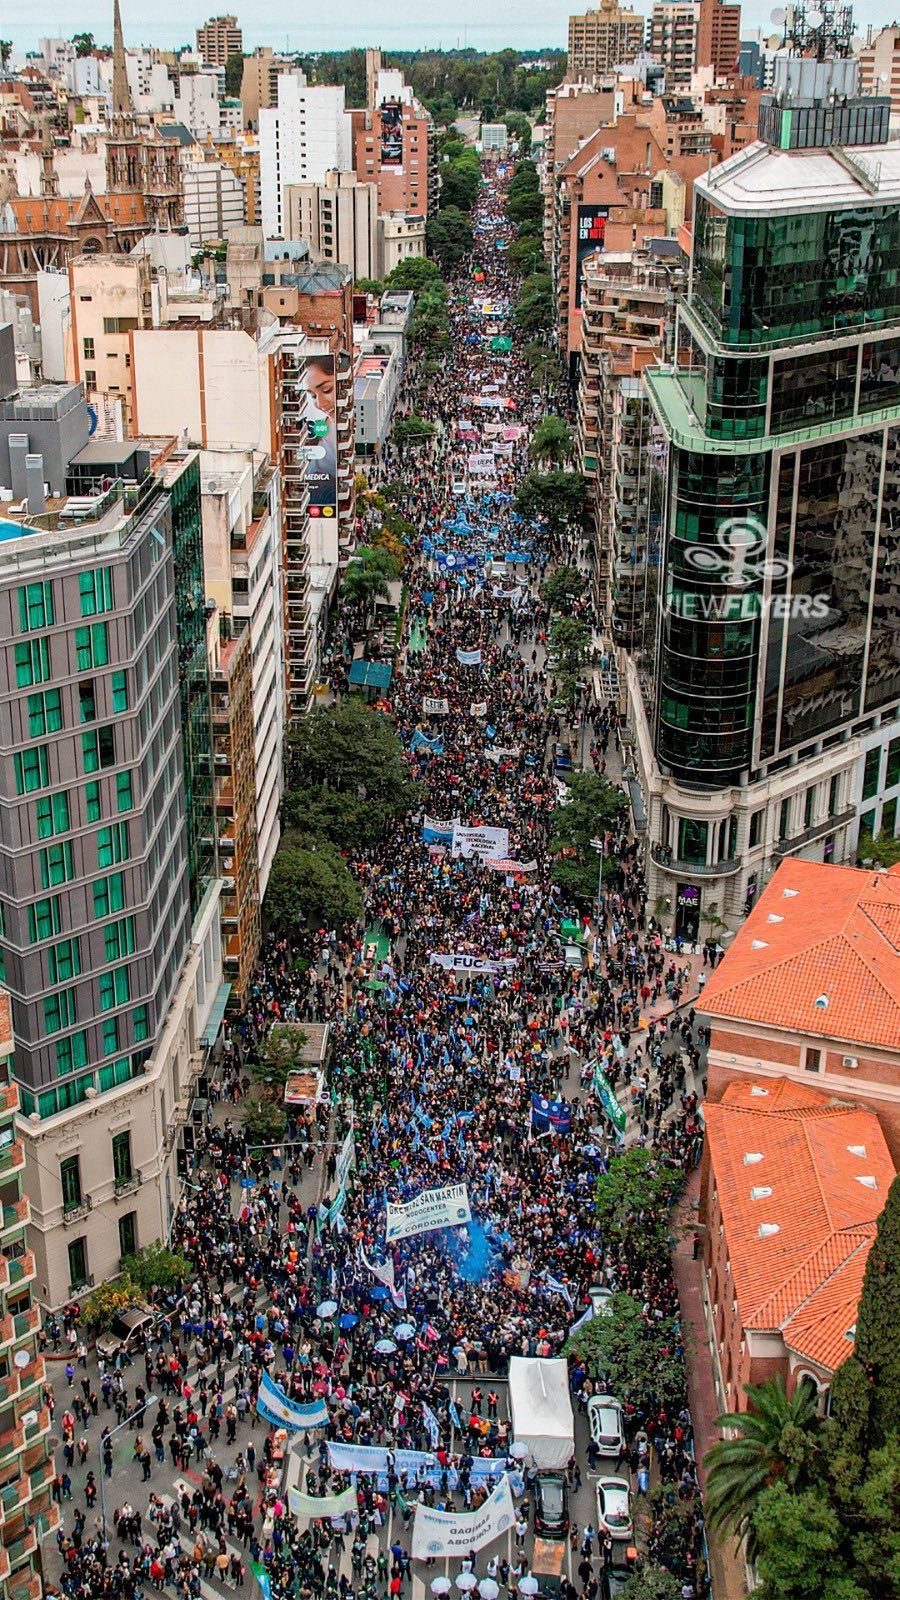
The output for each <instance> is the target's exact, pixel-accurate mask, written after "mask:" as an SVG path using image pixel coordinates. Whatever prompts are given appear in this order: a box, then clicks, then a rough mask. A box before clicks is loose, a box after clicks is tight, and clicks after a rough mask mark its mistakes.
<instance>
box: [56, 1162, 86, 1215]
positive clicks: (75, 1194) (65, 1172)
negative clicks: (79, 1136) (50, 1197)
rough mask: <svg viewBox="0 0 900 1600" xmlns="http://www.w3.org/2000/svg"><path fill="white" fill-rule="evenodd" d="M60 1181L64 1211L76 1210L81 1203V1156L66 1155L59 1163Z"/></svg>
mask: <svg viewBox="0 0 900 1600" xmlns="http://www.w3.org/2000/svg"><path fill="white" fill-rule="evenodd" d="M59 1181H60V1183H61V1185H62V1201H63V1210H64V1211H74V1209H75V1207H76V1206H80V1205H81V1158H80V1157H79V1156H66V1158H65V1160H64V1161H61V1162H60V1163H59Z"/></svg>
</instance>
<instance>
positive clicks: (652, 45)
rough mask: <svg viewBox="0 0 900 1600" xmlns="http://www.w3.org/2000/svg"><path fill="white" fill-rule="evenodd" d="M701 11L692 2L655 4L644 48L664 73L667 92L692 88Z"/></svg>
mask: <svg viewBox="0 0 900 1600" xmlns="http://www.w3.org/2000/svg"><path fill="white" fill-rule="evenodd" d="M699 21H700V7H699V5H696V4H694V0H656V4H655V5H654V7H653V11H652V12H651V15H650V22H649V25H648V30H647V48H648V50H649V51H650V54H651V55H652V56H653V57H654V59H655V60H656V61H659V62H660V63H661V64H662V66H664V67H665V69H666V89H667V90H671V89H685V90H688V89H690V87H691V78H692V77H693V74H694V72H695V70H696V66H697V29H698V26H699Z"/></svg>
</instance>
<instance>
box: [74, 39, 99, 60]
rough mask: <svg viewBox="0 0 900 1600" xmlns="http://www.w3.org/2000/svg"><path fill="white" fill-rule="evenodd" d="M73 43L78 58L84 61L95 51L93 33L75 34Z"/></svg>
mask: <svg viewBox="0 0 900 1600" xmlns="http://www.w3.org/2000/svg"><path fill="white" fill-rule="evenodd" d="M72 43H73V45H74V46H75V54H76V56H78V57H79V59H80V60H83V59H84V57H85V56H89V55H90V54H91V52H92V50H93V49H94V35H93V34H92V33H73V35H72Z"/></svg>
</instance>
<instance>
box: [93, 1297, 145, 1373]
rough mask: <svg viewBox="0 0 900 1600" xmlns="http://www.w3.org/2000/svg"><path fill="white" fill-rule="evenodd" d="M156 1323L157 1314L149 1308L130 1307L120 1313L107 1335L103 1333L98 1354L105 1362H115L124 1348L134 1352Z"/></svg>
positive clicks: (98, 1346)
mask: <svg viewBox="0 0 900 1600" xmlns="http://www.w3.org/2000/svg"><path fill="white" fill-rule="evenodd" d="M155 1321H156V1312H155V1311H151V1310H150V1307H149V1306H129V1308H128V1310H127V1311H122V1312H120V1314H119V1316H117V1317H114V1318H113V1320H112V1322H111V1324H110V1326H109V1328H108V1329H107V1330H106V1333H101V1335H100V1337H99V1339H98V1340H97V1354H98V1356H102V1357H103V1359H104V1360H105V1361H113V1360H115V1356H116V1352H117V1351H118V1350H121V1349H122V1347H123V1346H124V1347H125V1349H127V1350H133V1349H134V1348H135V1346H136V1345H138V1344H139V1343H140V1341H141V1339H142V1338H143V1336H144V1334H145V1333H149V1332H150V1329H151V1328H152V1327H153V1324H154V1322H155Z"/></svg>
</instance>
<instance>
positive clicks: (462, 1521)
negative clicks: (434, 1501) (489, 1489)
mask: <svg viewBox="0 0 900 1600" xmlns="http://www.w3.org/2000/svg"><path fill="white" fill-rule="evenodd" d="M515 1520H516V1513H515V1508H514V1506H513V1498H512V1490H511V1489H510V1486H509V1478H508V1477H505V1478H504V1479H503V1482H502V1483H500V1484H498V1485H497V1487H496V1489H495V1490H494V1492H493V1494H491V1495H489V1496H488V1498H487V1500H485V1502H484V1505H483V1506H482V1507H481V1508H480V1510H478V1511H457V1512H452V1513H451V1512H448V1511H435V1510H434V1509H433V1508H432V1507H431V1506H426V1505H423V1504H422V1502H421V1501H420V1502H419V1504H418V1505H417V1506H416V1516H415V1521H414V1522H413V1536H412V1554H413V1558H414V1559H415V1560H416V1561H427V1560H429V1558H431V1557H433V1556H467V1555H468V1553H469V1551H470V1550H483V1549H484V1547H485V1545H486V1544H493V1542H494V1540H495V1539H498V1538H499V1537H500V1535H501V1533H506V1531H507V1529H508V1528H511V1527H512V1526H513V1523H514V1522H515Z"/></svg>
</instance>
